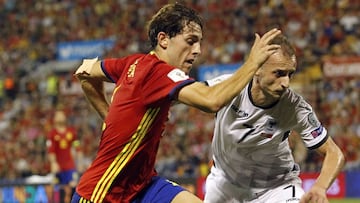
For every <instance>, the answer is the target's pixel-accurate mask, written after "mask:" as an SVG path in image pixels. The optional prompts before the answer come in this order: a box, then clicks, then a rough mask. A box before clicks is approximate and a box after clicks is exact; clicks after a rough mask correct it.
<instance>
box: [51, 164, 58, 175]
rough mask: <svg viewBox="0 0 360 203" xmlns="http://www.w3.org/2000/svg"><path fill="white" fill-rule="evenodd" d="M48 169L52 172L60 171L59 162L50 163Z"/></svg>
mask: <svg viewBox="0 0 360 203" xmlns="http://www.w3.org/2000/svg"><path fill="white" fill-rule="evenodd" d="M50 170H51V172H52V173H54V174H56V173H58V172H60V167H59V164H57V163H51V165H50Z"/></svg>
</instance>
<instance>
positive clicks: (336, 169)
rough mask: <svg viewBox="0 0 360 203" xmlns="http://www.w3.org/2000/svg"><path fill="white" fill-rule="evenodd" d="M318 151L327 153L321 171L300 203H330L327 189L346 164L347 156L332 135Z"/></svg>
mask: <svg viewBox="0 0 360 203" xmlns="http://www.w3.org/2000/svg"><path fill="white" fill-rule="evenodd" d="M317 151H318V152H319V153H321V154H323V155H325V158H324V162H323V165H322V168H321V172H320V175H319V177H318V178H317V180H316V182H315V184H314V185H313V186H312V187H311V188H310V190H309V191H308V192H307V193H305V194H304V196H303V197H302V198H301V200H300V203H308V202H324V203H328V202H329V200H328V199H327V196H326V191H327V190H328V189H329V187H330V186H331V184H332V183H333V182H334V180H335V178H336V177H337V176H338V175H339V173H340V171H341V169H342V168H343V167H344V164H345V158H344V155H343V153H342V151H341V150H340V148H339V147H338V146H337V145H336V144H335V142H334V141H333V140H332V138H331V137H329V138H328V139H327V141H326V142H325V143H324V144H323V145H322V146H320V147H319V148H318V149H317Z"/></svg>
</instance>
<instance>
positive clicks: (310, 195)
mask: <svg viewBox="0 0 360 203" xmlns="http://www.w3.org/2000/svg"><path fill="white" fill-rule="evenodd" d="M300 203H329V200H328V199H327V197H326V189H324V188H321V187H317V186H316V185H314V186H312V187H311V189H310V190H309V191H308V192H307V193H305V194H304V195H303V196H302V197H301V199H300Z"/></svg>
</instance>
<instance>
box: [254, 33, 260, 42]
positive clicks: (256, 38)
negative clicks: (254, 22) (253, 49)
mask: <svg viewBox="0 0 360 203" xmlns="http://www.w3.org/2000/svg"><path fill="white" fill-rule="evenodd" d="M259 40H260V35H259V34H258V33H255V41H254V44H257V43H258V42H259Z"/></svg>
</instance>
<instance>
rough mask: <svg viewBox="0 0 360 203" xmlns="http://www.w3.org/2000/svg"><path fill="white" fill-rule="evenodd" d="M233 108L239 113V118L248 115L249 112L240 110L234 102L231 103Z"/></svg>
mask: <svg viewBox="0 0 360 203" xmlns="http://www.w3.org/2000/svg"><path fill="white" fill-rule="evenodd" d="M231 109H232V110H234V111H235V112H236V113H237V114H238V115H239V118H244V117H248V116H249V114H248V113H246V112H245V111H243V110H240V109H239V108H238V107H237V106H235V105H234V104H233V105H231Z"/></svg>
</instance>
